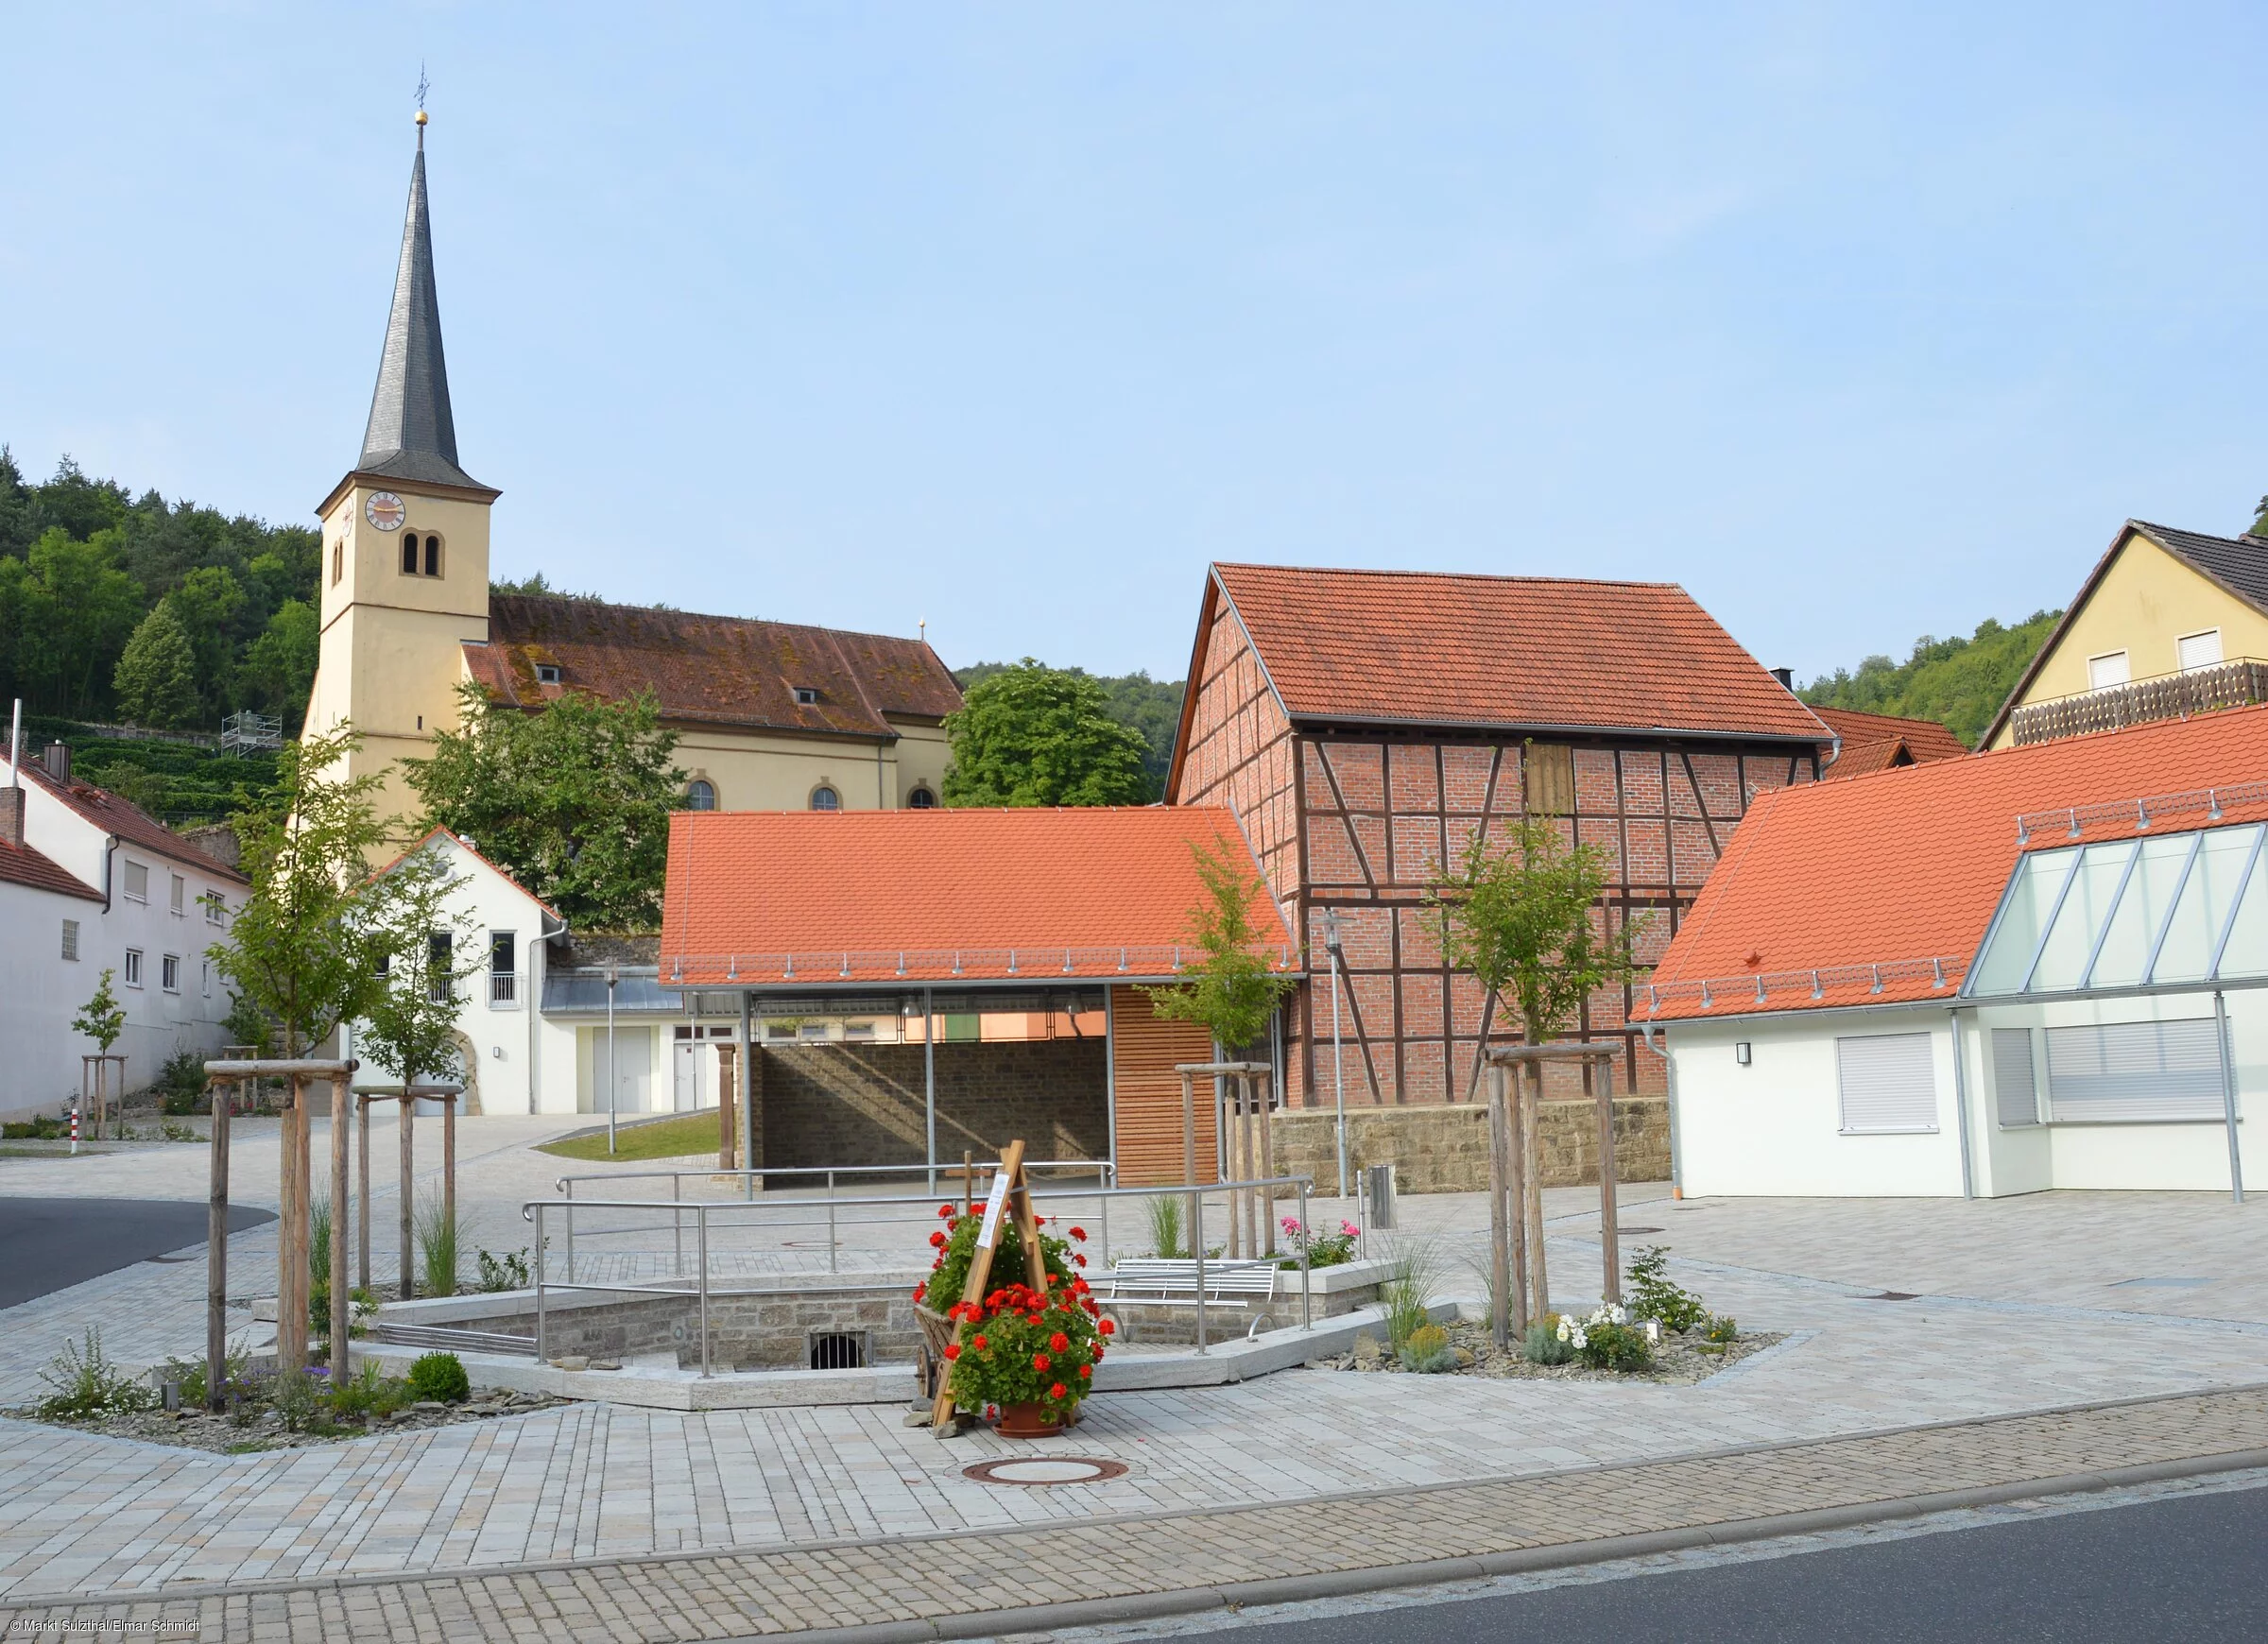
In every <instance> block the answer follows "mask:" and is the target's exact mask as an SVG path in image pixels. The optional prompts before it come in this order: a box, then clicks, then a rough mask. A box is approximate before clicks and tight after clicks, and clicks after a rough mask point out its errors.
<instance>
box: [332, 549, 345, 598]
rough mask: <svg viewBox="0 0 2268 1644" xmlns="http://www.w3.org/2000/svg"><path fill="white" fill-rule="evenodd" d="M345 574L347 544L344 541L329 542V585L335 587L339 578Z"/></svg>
mask: <svg viewBox="0 0 2268 1644" xmlns="http://www.w3.org/2000/svg"><path fill="white" fill-rule="evenodd" d="M346 574H347V545H346V544H345V543H344V542H334V543H332V544H331V586H332V587H334V588H336V587H337V586H338V581H339V578H340V577H342V576H344V575H346Z"/></svg>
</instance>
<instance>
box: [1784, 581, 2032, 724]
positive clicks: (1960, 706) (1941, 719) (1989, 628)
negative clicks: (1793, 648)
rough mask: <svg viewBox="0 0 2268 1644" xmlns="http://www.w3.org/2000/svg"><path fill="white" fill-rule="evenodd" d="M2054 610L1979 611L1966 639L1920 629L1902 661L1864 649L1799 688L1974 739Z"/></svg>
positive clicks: (1817, 700) (1827, 701) (1825, 702)
mask: <svg viewBox="0 0 2268 1644" xmlns="http://www.w3.org/2000/svg"><path fill="white" fill-rule="evenodd" d="M2062 615H2063V613H2062V612H2061V611H2059V610H2042V611H2035V612H2033V613H2032V615H2030V616H2028V617H2026V618H2025V619H2024V620H2023V621H2022V622H2020V623H2019V624H2017V625H2016V626H2014V627H2003V626H2002V625H2001V624H2000V623H1998V622H1996V621H1994V620H1993V619H1992V618H1990V617H1986V618H1985V619H1984V621H1983V622H1981V623H1979V624H1978V625H1977V631H1976V632H1975V633H1973V634H1971V635H1969V636H1968V638H1967V639H1962V638H1959V637H1957V636H1956V637H1955V638H1953V639H1950V640H1939V639H1933V638H1932V637H1931V636H1930V635H1928V634H1924V635H1923V636H1922V637H1921V638H1920V639H1918V640H1916V641H1915V642H1914V654H1913V655H1912V656H1910V657H1908V658H1907V659H1905V660H1904V661H1903V662H1893V661H1892V660H1891V659H1889V658H1887V657H1867V658H1864V659H1862V660H1861V661H1860V663H1859V666H1858V671H1857V672H1856V673H1853V672H1852V671H1850V670H1849V669H1847V668H1838V669H1836V670H1835V671H1834V672H1833V673H1832V674H1829V675H1826V676H1822V677H1820V678H1817V679H1814V680H1813V681H1812V682H1811V683H1810V684H1809V685H1807V686H1805V687H1804V689H1803V691H1802V692H1801V693H1800V694H1801V695H1802V697H1803V699H1804V700H1805V701H1806V702H1809V703H1811V704H1812V705H1813V707H1816V708H1854V709H1857V710H1859V711H1861V712H1864V713H1899V714H1905V715H1908V716H1910V717H1912V718H1916V719H1934V720H1936V721H1937V722H1938V723H1939V724H1940V725H1944V726H1948V727H1950V728H1951V729H1952V732H1953V734H1954V735H1955V736H1958V737H1959V738H1960V739H1961V740H1962V741H1963V742H1965V743H1967V744H1968V745H1969V746H1971V747H1974V746H1976V745H1977V742H1978V739H1979V738H1981V737H1982V736H1984V728H1985V727H1986V726H1988V725H1990V724H1991V723H1992V716H1993V715H1994V714H1996V713H1998V712H1999V711H2001V704H2002V703H2003V702H2005V701H2006V700H2007V699H2008V693H2009V692H2011V691H2013V690H2015V689H2016V682H2017V680H2018V679H2019V677H2021V676H2022V674H2023V672H2024V669H2025V668H2026V667H2027V666H2029V665H2030V663H2031V660H2032V658H2033V655H2034V654H2035V653H2036V652H2037V651H2038V649H2039V647H2040V646H2041V645H2042V644H2044V643H2045V642H2047V638H2048V634H2049V633H2050V631H2051V630H2053V627H2054V626H2055V624H2056V622H2057V621H2058V620H2059V619H2060V618H2061V617H2062Z"/></svg>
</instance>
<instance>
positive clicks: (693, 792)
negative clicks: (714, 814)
mask: <svg viewBox="0 0 2268 1644" xmlns="http://www.w3.org/2000/svg"><path fill="white" fill-rule="evenodd" d="M685 809H687V810H688V811H713V810H715V809H716V789H715V787H714V786H713V784H711V783H709V782H705V781H703V780H701V779H700V778H698V777H696V778H695V779H693V780H692V782H690V783H689V784H687V786H686V789H685Z"/></svg>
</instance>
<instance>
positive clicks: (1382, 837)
mask: <svg viewBox="0 0 2268 1644" xmlns="http://www.w3.org/2000/svg"><path fill="white" fill-rule="evenodd" d="M1189 679H1190V688H1189V692H1188V694H1187V696H1186V698H1185V699H1184V702H1183V704H1182V715H1181V728H1180V736H1179V740H1178V742H1177V747H1176V752H1175V756H1174V763H1173V768H1172V770H1171V772H1170V773H1169V776H1168V779H1167V789H1166V792H1167V796H1168V799H1169V802H1171V803H1175V804H1183V805H1220V806H1226V807H1228V808H1229V810H1231V811H1232V812H1233V813H1235V815H1236V817H1237V820H1238V821H1239V823H1240V824H1242V826H1243V827H1244V829H1245V831H1246V835H1247V836H1248V838H1249V840H1250V843H1251V845H1252V848H1253V852H1254V855H1255V856H1256V857H1257V859H1258V860H1259V861H1260V863H1261V864H1262V865H1263V871H1264V872H1265V874H1266V877H1267V880H1268V883H1269V887H1270V889H1271V890H1272V891H1273V892H1274V894H1275V896H1276V897H1277V899H1278V900H1279V901H1280V903H1281V904H1282V905H1283V908H1284V911H1285V916H1286V919H1287V921H1288V922H1289V923H1290V924H1291V925H1292V927H1293V929H1295V930H1297V931H1298V932H1300V933H1302V935H1303V938H1304V940H1305V941H1306V943H1307V952H1308V971H1309V975H1310V980H1309V981H1308V982H1307V983H1306V984H1305V985H1303V987H1302V989H1301V992H1300V994H1299V996H1298V997H1297V1000H1296V1001H1295V1002H1294V1004H1293V1006H1292V1008H1291V1009H1290V1010H1289V1011H1288V1012H1287V1013H1286V1020H1285V1023H1284V1040H1285V1042H1284V1045H1283V1054H1282V1064H1283V1067H1284V1099H1285V1100H1286V1102H1287V1103H1289V1104H1290V1105H1293V1106H1315V1105H1329V1104H1331V1103H1332V1100H1333V1097H1334V1094H1335V1092H1336V1089H1337V1087H1338V1086H1339V1085H1340V1084H1341V1083H1343V1085H1344V1090H1345V1100H1346V1103H1347V1105H1349V1107H1353V1106H1355V1105H1358V1104H1359V1105H1387V1106H1391V1105H1415V1104H1439V1103H1444V1102H1463V1101H1467V1100H1469V1099H1470V1098H1471V1096H1472V1094H1473V1092H1474V1089H1475V1086H1476V1073H1475V1067H1476V1063H1477V1060H1478V1057H1477V1052H1478V1047H1479V1046H1480V1044H1481V1043H1482V1042H1483V1040H1484V1039H1488V1040H1492V1041H1502V1042H1517V1039H1518V1037H1519V1035H1518V1032H1517V1029H1516V1026H1515V1024H1514V1023H1513V1021H1511V1020H1510V1019H1508V1018H1507V1014H1506V1013H1505V1012H1503V1011H1502V1010H1500V1009H1498V1008H1497V1007H1496V1006H1495V1004H1494V1002H1491V1001H1488V1000H1486V999H1484V998H1483V997H1482V990H1481V987H1480V985H1479V984H1478V983H1477V982H1476V981H1475V980H1474V979H1473V978H1472V976H1471V975H1469V973H1464V972H1457V971H1452V968H1450V967H1449V965H1448V964H1447V962H1446V961H1445V959H1444V956H1443V952H1442V944H1441V941H1440V933H1439V925H1438V917H1437V916H1436V915H1435V914H1434V913H1433V912H1432V911H1430V910H1429V909H1427V908H1426V907H1425V906H1424V905H1423V899H1424V898H1425V895H1426V893H1427V891H1428V890H1429V889H1430V888H1431V887H1433V886H1434V885H1435V884H1436V883H1437V882H1439V881H1440V880H1441V879H1442V878H1443V876H1444V873H1445V870H1446V869H1447V868H1449V867H1453V865H1456V864H1458V863H1460V862H1462V860H1463V857H1464V853H1465V852H1466V850H1467V849H1468V848H1469V847H1470V846H1471V844H1472V843H1473V841H1474V840H1475V839H1476V838H1484V837H1486V832H1485V831H1486V828H1487V827H1488V825H1489V823H1490V821H1491V820H1492V819H1493V820H1503V819H1508V818H1513V817H1518V816H1521V815H1532V816H1533V815H1542V816H1551V817H1555V818H1559V819H1561V825H1562V827H1563V829H1564V831H1565V832H1566V834H1567V835H1568V836H1569V837H1571V838H1572V839H1575V840H1579V841H1581V842H1582V843H1584V844H1587V845H1595V846H1598V847H1600V848H1603V849H1604V850H1605V851H1606V853H1607V856H1608V859H1609V861H1610V862H1611V864H1612V882H1611V884H1610V886H1609V888H1608V890H1607V891H1606V896H1605V898H1604V901H1605V903H1606V908H1605V915H1606V917H1607V918H1609V919H1611V920H1614V921H1616V922H1618V923H1619V922H1621V921H1624V920H1627V919H1630V918H1633V917H1637V916H1644V917H1645V918H1646V925H1645V928H1644V930H1643V932H1642V933H1641V938H1640V952H1641V957H1648V958H1651V957H1658V955H1659V954H1660V953H1661V952H1662V950H1664V949H1666V947H1667V946H1668V944H1669V941H1670V938H1671V936H1672V935H1673V933H1675V930H1676V929H1677V926H1678V922H1679V920H1680V919H1681V917H1682V916H1683V915H1684V914H1685V912H1686V910H1687V909H1688V908H1690V907H1691V906H1692V901H1693V899H1694V898H1695V897H1696V896H1697V895H1698V894H1699V893H1700V890H1701V885H1702V882H1703V881H1704V880H1706V879H1707V878H1708V877H1709V871H1710V867H1711V866H1712V865H1714V864H1715V863H1716V860H1717V854H1718V852H1719V851H1720V850H1721V849H1722V848H1724V846H1725V844H1726V842H1727V839H1728V837H1729V836H1730V834H1731V831H1732V830H1733V828H1734V827H1735V825H1737V824H1738V823H1739V821H1740V819H1741V816H1742V813H1743V812H1744V810H1745V809H1746V808H1747V805H1748V803H1749V801H1750V799H1751V798H1752V797H1753V796H1756V795H1757V794H1760V793H1763V792H1767V791H1769V790H1772V789H1776V788H1783V787H1787V786H1789V785H1791V784H1794V783H1800V782H1811V781H1814V780H1816V779H1818V776H1819V770H1820V763H1821V761H1822V760H1823V759H1824V758H1825V757H1826V756H1827V752H1828V748H1829V746H1830V745H1831V744H1832V741H1833V736H1832V733H1831V732H1830V731H1829V730H1828V728H1826V727H1825V726H1823V725H1822V724H1821V723H1820V722H1819V720H1818V719H1817V718H1816V717H1814V716H1813V713H1812V712H1811V711H1810V710H1809V709H1807V708H1806V707H1805V706H1804V705H1803V703H1801V702H1800V701H1798V700H1797V699H1796V698H1795V695H1794V694H1792V693H1791V692H1790V691H1789V690H1788V688H1787V686H1786V684H1785V683H1784V682H1783V681H1782V680H1781V679H1780V678H1778V677H1776V676H1774V674H1773V673H1771V672H1770V671H1769V670H1767V669H1765V668H1764V667H1763V666H1761V664H1760V663H1758V662H1757V660H1756V659H1754V658H1752V657H1751V656H1749V654H1748V653H1747V652H1746V651H1745V650H1744V649H1742V647H1741V646H1740V644H1739V643H1738V642H1735V641H1734V640H1733V638H1732V637H1731V636H1730V635H1729V634H1727V632H1726V631H1725V629H1724V628H1723V627H1721V626H1720V625H1718V624H1717V623H1716V622H1715V621H1714V619H1712V618H1711V617H1710V615H1709V613H1708V612H1707V611H1705V610H1703V609H1702V608H1701V607H1700V606H1699V605H1698V604H1696V603H1695V602H1694V600H1693V599H1692V595H1690V594H1688V593H1687V592H1686V591H1684V590H1683V589H1682V588H1678V587H1676V586H1675V585H1674V584H1668V583H1634V582H1603V581H1593V580H1589V579H1562V578H1553V577H1525V576H1469V575H1436V574H1417V573H1402V572H1370V571H1325V570H1302V569H1295V568H1290V567H1284V566H1263V565H1215V566H1214V567H1212V569H1211V574H1210V575H1209V576H1208V578H1207V580H1206V585H1205V596H1204V605H1203V608H1202V611H1201V613H1200V615H1199V617H1198V621H1197V634H1196V644H1195V648H1194V654H1193V655H1192V658H1191V660H1190V668H1189ZM1331 915H1335V916H1336V923H1337V928H1338V931H1339V933H1340V947H1341V951H1342V953H1343V955H1344V957H1343V961H1342V963H1341V965H1340V966H1339V967H1338V970H1339V974H1340V976H1341V978H1342V981H1343V986H1342V989H1341V995H1342V1002H1341V1005H1340V1007H1339V1008H1340V1012H1341V1016H1340V1019H1339V1023H1338V1026H1337V1028H1336V1031H1335V1034H1334V1027H1333V1019H1332V987H1331V976H1332V968H1333V967H1332V964H1331V960H1330V957H1329V954H1328V946H1327V923H1328V922H1329V921H1328V918H1327V916H1331ZM1640 982H1641V985H1642V983H1643V978H1642V976H1641V979H1640ZM1629 1003H1630V994H1629V990H1627V989H1616V990H1614V992H1613V993H1612V995H1611V996H1608V997H1594V998H1593V999H1592V1000H1591V1001H1590V1002H1589V1006H1588V1008H1587V1009H1586V1010H1585V1012H1584V1016H1583V1020H1582V1022H1581V1023H1580V1028H1579V1031H1580V1034H1581V1036H1582V1037H1584V1038H1586V1039H1595V1038H1600V1037H1619V1038H1621V1039H1622V1040H1623V1041H1624V1047H1623V1048H1624V1055H1623V1057H1622V1058H1621V1060H1620V1061H1619V1063H1618V1067H1619V1068H1620V1069H1621V1070H1622V1075H1621V1077H1622V1081H1623V1082H1622V1088H1623V1089H1624V1090H1633V1089H1637V1090H1658V1089H1659V1088H1660V1087H1661V1085H1662V1078H1663V1075H1662V1068H1663V1064H1662V1062H1661V1060H1660V1058H1659V1057H1658V1056H1656V1055H1655V1054H1653V1053H1650V1052H1648V1051H1646V1050H1644V1049H1643V1047H1642V1042H1641V1041H1642V1036H1641V1031H1640V1030H1639V1029H1638V1028H1637V1027H1635V1026H1634V1025H1633V1024H1632V1023H1631V1022H1630V1021H1629V1019H1628V1009H1629ZM1334 1064H1335V1071H1334Z"/></svg>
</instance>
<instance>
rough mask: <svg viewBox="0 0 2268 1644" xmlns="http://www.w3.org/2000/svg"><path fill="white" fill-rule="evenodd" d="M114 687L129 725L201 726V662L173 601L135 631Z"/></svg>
mask: <svg viewBox="0 0 2268 1644" xmlns="http://www.w3.org/2000/svg"><path fill="white" fill-rule="evenodd" d="M222 574H223V575H226V574H227V573H225V572H224V573H222ZM111 683H112V689H114V690H115V691H116V692H117V693H118V711H119V712H121V713H123V714H124V715H126V718H127V721H128V723H129V724H132V725H149V726H155V727H156V728H159V729H160V730H178V729H180V728H181V727H182V726H185V725H194V724H195V723H197V719H198V700H197V658H196V656H195V654H194V653H193V652H191V650H190V649H189V635H188V631H187V630H186V629H184V628H183V627H182V626H181V619H180V618H179V617H177V616H175V615H174V614H173V606H172V604H171V602H170V601H166V600H160V601H159V602H158V604H157V605H156V607H155V608H152V609H151V611H150V613H149V614H148V615H147V616H146V617H144V618H143V619H142V625H141V626H139V627H137V628H136V629H134V633H133V638H131V639H129V640H128V641H127V642H126V650H125V653H124V654H123V655H121V656H120V657H119V659H118V668H117V672H116V673H115V674H114V675H113V676H112V681H111Z"/></svg>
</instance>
